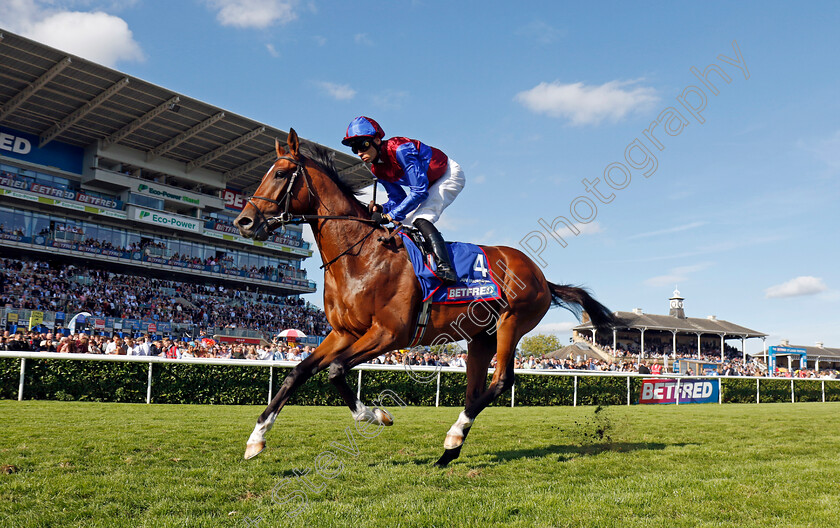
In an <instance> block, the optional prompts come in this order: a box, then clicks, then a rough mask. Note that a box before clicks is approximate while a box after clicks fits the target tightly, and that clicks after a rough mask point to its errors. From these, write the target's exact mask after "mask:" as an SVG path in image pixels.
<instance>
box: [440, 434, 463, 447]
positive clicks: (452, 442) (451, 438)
mask: <svg viewBox="0 0 840 528" xmlns="http://www.w3.org/2000/svg"><path fill="white" fill-rule="evenodd" d="M462 445H464V435H454V434H447V435H446V440H444V441H443V448H444V449H446V450H447V451H448V450H450V449H459V448H460V447H461V446H462Z"/></svg>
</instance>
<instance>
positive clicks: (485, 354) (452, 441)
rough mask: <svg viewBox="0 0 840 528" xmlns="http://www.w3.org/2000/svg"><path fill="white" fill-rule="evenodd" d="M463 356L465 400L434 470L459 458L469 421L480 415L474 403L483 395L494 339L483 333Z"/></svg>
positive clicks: (471, 421)
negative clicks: (465, 365) (465, 384)
mask: <svg viewBox="0 0 840 528" xmlns="http://www.w3.org/2000/svg"><path fill="white" fill-rule="evenodd" d="M468 348H469V354H468V355H467V396H466V404H465V407H464V410H463V411H461V414H459V415H458V420H457V421H456V422H455V423H454V424H453V425H452V427H450V428H449V431H448V432H447V433H446V440H445V441H444V443H443V446H444V448H445V451H444V453H443V456H441V457H440V459H439V460H438V461H437V462H435V465H436V466H439V467H444V466H446V465H447V464H449V462H451V461H452V460H454V459H456V458H458V455H460V454H461V446H462V445H464V441H465V440H466V439H467V435H468V434H469V432H470V427H472V424H473V421H474V420H475V417H476V416H477V415H478V413H479V412H480V411H481V409H479V410H478V411H476V410H475V402H476V401H478V400H479V399H480V398H481V396H482V395H483V394H484V393H485V392H486V388H485V386H486V385H487V368H488V367H489V366H490V361H491V360H492V359H493V355H494V354H495V353H496V336H495V335H490V334H488V333H487V332H483V333H481V334H479V335H477V336H475V337H474V338H473V339H472V341H470V344H469V347H468Z"/></svg>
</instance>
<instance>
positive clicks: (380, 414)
mask: <svg viewBox="0 0 840 528" xmlns="http://www.w3.org/2000/svg"><path fill="white" fill-rule="evenodd" d="M373 414H374V416H376V421H377V422H379V423H380V424H382V425H384V426H386V427H390V426H392V425H394V416H393V415H392V414H391V413H390V412H388V411H386V410H385V409H379V408H376V409H374V410H373Z"/></svg>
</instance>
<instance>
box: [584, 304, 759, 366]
mask: <svg viewBox="0 0 840 528" xmlns="http://www.w3.org/2000/svg"><path fill="white" fill-rule="evenodd" d="M669 301H670V311H669V313H668V315H657V314H647V313H644V312H643V311H642V310H641V309H640V308H636V309H634V310H633V311H632V312H616V313H615V315H616V318H617V320H618V321H619V325H618V326H616V327H615V328H613V331H612V335H597V334H596V331H595V328H594V327H593V326H592V324H591V323H589V322H584V323H583V324H580V325H577V326H575V327H574V329H573V333H572V335H573V339H574V340H575V341H582V340H585V341H588V342H590V343H591V344H593V345H595V346H596V347H597V348H598V349H601V350H608V351H609V352H610V353H612V354H613V355H626V354H633V355H635V356H636V357H639V358H640V359H643V358H645V357H649V358H650V357H658V358H671V359H676V358H677V357H686V358H697V359H706V360H714V361H718V362H720V361H722V360H724V359H726V358H730V359H734V358H737V357H738V356H740V359H741V360H742V361H743V363H746V362H747V354H746V351H745V346H744V343H745V341H746V340H747V339H752V338H760V339H761V340H762V341H764V340H765V339H766V338H767V334H765V333H762V332H759V331H757V330H752V329H750V328H746V327H744V326H740V325H737V324H735V323H731V322H729V321H724V320H723V319H718V318H717V317H716V316H713V315H710V316H709V317H706V318H705V319H704V318H697V317H686V315H685V305H684V304H685V298H684V297H682V296H681V295H680V292H679V291H678V290H674V294H673V295H672V296H671V298H670V299H669ZM727 340H737V341H740V345H741V346H740V350H738V349H737V348H736V347H733V346H731V345H729V344H728V343H726V341H727Z"/></svg>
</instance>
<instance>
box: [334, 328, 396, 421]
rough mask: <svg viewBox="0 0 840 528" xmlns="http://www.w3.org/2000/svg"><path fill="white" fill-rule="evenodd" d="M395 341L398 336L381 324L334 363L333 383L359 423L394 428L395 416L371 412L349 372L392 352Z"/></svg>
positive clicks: (382, 412) (384, 411) (378, 410)
mask: <svg viewBox="0 0 840 528" xmlns="http://www.w3.org/2000/svg"><path fill="white" fill-rule="evenodd" d="M394 341H395V337H394V333H393V332H392V331H390V330H388V329H385V328H383V327H382V326H379V325H374V326H373V327H371V328H370V330H368V331H367V332H366V333H365V334H364V335H363V336H362V337H361V338H359V340H358V341H356V342H355V343H353V344H352V345H350V346H349V347H348V348H347V350H344V351H342V352H341V353H340V354H339V355H338V356H337V357H336V358H335V359H334V360H333V361H332V363H330V382H331V383H332V384H333V386H335V388H336V390H338V393H339V394H340V395H341V397H342V398H343V399H344V401H345V402H346V403H347V406H348V407H350V412H351V413H352V415H353V419H354V420H356V421H357V422H362V421H364V422H371V423H378V424H379V425H393V424H394V417H393V415H392V414H391V413H390V412H388V411H387V410H386V409H381V408H378V407H374V408H373V409H370V408H369V407H368V406H367V405H365V404H364V403H362V401H361V400H359V399H358V398H357V397H356V395H355V394H354V393H353V389H351V388H350V386H349V385H348V384H347V373H348V372H349V371H350V369H352V368H353V367H355V366H356V365H358V364H360V363H362V362H364V361H367V360H368V359H370V358H372V357H376V356H377V355H379V354H380V353H381V352H382V351H383V350H389V349H390V348H391V346H392V345H393V343H394Z"/></svg>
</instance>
